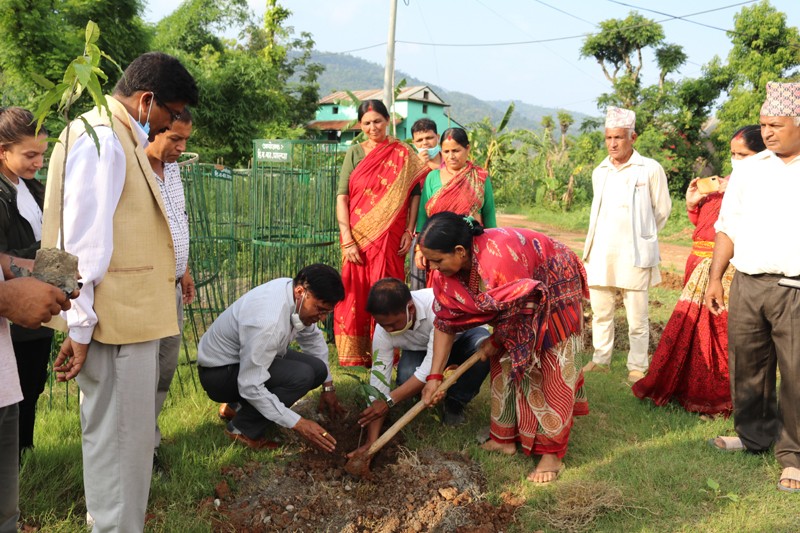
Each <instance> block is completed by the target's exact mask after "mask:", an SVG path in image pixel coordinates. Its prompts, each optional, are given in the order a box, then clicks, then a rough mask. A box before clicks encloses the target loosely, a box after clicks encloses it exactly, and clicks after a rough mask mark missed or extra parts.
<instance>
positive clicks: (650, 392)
mask: <svg viewBox="0 0 800 533" xmlns="http://www.w3.org/2000/svg"><path fill="white" fill-rule="evenodd" d="M764 148H765V146H764V141H763V140H762V139H761V129H760V127H759V126H745V127H744V128H741V129H739V130H738V131H737V132H736V133H735V134H734V135H733V139H731V163H732V165H733V166H734V169H735V167H736V162H737V161H739V160H741V159H744V158H746V157H749V156H751V155H754V154H756V153H758V152H760V151H762V150H764ZM734 179H736V178H734ZM718 180H719V183H720V188H719V191H718V192H712V193H709V194H702V193H701V192H700V191H699V190H698V187H697V178H695V179H694V180H692V181H691V183H689V188H688V190H687V191H686V210H687V212H688V215H689V220H690V221H691V222H692V223H693V224H694V225H695V226H696V229H695V231H694V234H693V235H692V240H693V241H694V243H693V245H692V252H691V254H690V255H689V258H688V259H687V261H686V271H685V274H684V287H683V291H682V292H681V295H680V298H679V299H678V303H677V305H676V306H675V310H674V311H673V312H672V316H670V318H669V321H668V322H667V325H666V327H665V328H664V333H663V334H662V335H661V341H660V342H659V343H658V347H657V348H656V351H655V353H654V354H653V361H652V362H651V363H650V370H649V372H648V373H647V376H645V377H644V378H643V379H641V380H639V381H638V382H636V384H634V385H633V394H634V395H636V396H637V397H638V398H641V399H645V398H650V399H651V400H653V402H654V403H655V404H656V405H665V404H666V403H667V402H669V401H670V400H675V401H676V402H678V403H679V404H680V405H682V406H683V408H684V409H686V410H687V411H689V412H693V413H700V414H704V415H711V416H713V415H723V416H726V417H727V416H728V415H730V413H731V409H732V404H731V390H730V376H729V373H728V314H727V311H723V313H722V314H721V315H720V316H714V315H712V314H711V313H710V312H709V311H708V309H706V307H705V306H704V305H703V297H704V296H705V292H706V287H707V286H708V273H709V269H710V267H711V255H712V253H713V250H714V235H715V234H716V231H715V230H714V223H715V222H716V221H717V217H718V216H719V210H720V206H721V205H722V197H723V194H724V192H725V187H726V185H727V183H728V177H725V178H718ZM733 272H734V270H733V266H729V267H728V270H727V271H726V272H725V275H724V276H723V286H724V287H725V290H726V292H725V294H726V295H727V294H728V292H727V291H728V289H729V288H730V283H731V280H732V279H733ZM725 303H726V305H727V302H725Z"/></svg>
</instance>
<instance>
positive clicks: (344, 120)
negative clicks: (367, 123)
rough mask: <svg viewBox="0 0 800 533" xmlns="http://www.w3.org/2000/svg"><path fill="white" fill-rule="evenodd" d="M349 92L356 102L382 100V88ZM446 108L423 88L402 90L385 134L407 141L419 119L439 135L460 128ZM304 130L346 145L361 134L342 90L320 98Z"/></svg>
mask: <svg viewBox="0 0 800 533" xmlns="http://www.w3.org/2000/svg"><path fill="white" fill-rule="evenodd" d="M351 92H352V93H353V95H354V96H355V97H356V98H358V99H359V100H360V101H364V100H373V99H374V100H382V99H383V89H367V90H362V91H351ZM449 108H450V105H449V104H447V103H445V102H444V100H442V99H441V98H440V97H439V96H438V95H437V94H436V93H435V92H433V90H432V89H431V88H430V87H428V86H427V85H418V86H416V87H404V88H403V89H402V90H401V91H400V94H398V95H397V96H396V97H395V101H394V108H393V109H391V110H390V112H391V113H392V116H393V118H394V128H395V129H394V133H392V129H391V128H392V127H391V125H390V127H389V134H390V135H394V136H395V137H397V138H398V139H402V140H405V139H410V138H411V126H412V125H413V124H414V122H416V121H417V120H419V119H421V118H429V119H431V120H433V121H434V122H435V123H436V127H437V129H438V130H439V133H441V132H443V131H444V130H446V129H447V128H451V127H462V126H461V124H459V123H458V122H456V121H455V120H453V118H452V117H450V113H449ZM307 127H308V128H309V129H311V130H315V131H317V132H319V133H318V135H317V138H318V139H325V140H329V141H339V143H341V144H350V143H351V142H352V141H353V138H354V137H355V136H356V135H358V133H359V132H360V131H361V129H360V128H359V127H358V122H357V109H356V106H355V105H353V103H352V101H351V99H350V96H349V95H348V94H347V93H346V92H345V91H337V92H334V93H331V94H329V95H327V96H325V97H323V98H321V99H320V101H319V107H318V108H317V113H316V116H315V117H314V120H312V121H311V122H309V123H308V124H307Z"/></svg>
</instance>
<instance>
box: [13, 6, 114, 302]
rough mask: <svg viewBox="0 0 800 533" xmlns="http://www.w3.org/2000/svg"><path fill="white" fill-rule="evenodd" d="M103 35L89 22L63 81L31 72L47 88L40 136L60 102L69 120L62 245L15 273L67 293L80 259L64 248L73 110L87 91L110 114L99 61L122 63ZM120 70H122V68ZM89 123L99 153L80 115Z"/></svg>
mask: <svg viewBox="0 0 800 533" xmlns="http://www.w3.org/2000/svg"><path fill="white" fill-rule="evenodd" d="M99 38H100V28H99V27H98V26H97V24H95V23H94V22H93V21H91V20H90V21H89V22H88V23H87V24H86V37H85V44H84V48H83V53H82V54H81V55H79V56H78V57H76V58H75V59H73V60H72V61H71V62H70V64H69V65H67V68H66V70H65V71H64V76H63V78H62V79H61V82H60V83H57V84H56V83H53V82H51V81H50V80H48V79H47V78H45V77H44V76H41V75H39V74H35V73H34V74H31V77H32V78H33V80H34V81H35V82H36V83H38V84H39V85H41V86H42V87H44V88H45V89H46V90H47V92H46V93H45V94H44V96H43V97H42V99H41V101H40V102H39V106H38V107H37V109H36V112H35V113H34V116H35V117H36V134H37V135H38V133H39V130H40V128H41V127H42V123H43V122H44V121H45V119H46V118H47V116H48V115H49V113H50V109H51V108H52V107H53V106H54V105H57V113H58V115H59V116H60V117H61V118H62V119H63V120H64V121H65V122H66V124H67V126H66V129H65V130H64V134H63V137H64V141H63V142H64V164H63V166H62V168H61V191H60V192H61V195H60V211H61V218H60V219H59V229H58V231H59V237H60V238H59V243H60V244H59V248H57V249H56V248H41V249H39V250H38V251H37V252H36V259H35V261H34V267H33V272H29V271H27V269H21V268H20V269H17V270H16V271H15V272H14V274H15V275H17V276H30V275H32V276H33V277H35V278H37V279H39V280H41V281H44V282H46V283H50V284H51V285H55V286H56V287H58V288H60V289H61V290H63V291H64V292H65V293H66V294H68V295H69V294H72V293H73V292H74V291H75V290H76V289H78V288H79V284H78V277H79V274H78V258H77V257H75V256H74V255H72V254H70V253H68V252H67V251H66V250H65V249H64V180H65V179H66V174H67V160H68V157H69V132H70V126H71V122H72V121H71V120H70V116H69V114H70V109H72V107H73V105H74V104H75V103H76V102H77V101H78V100H79V99H80V97H81V96H82V95H83V94H84V92H88V93H89V95H90V96H91V98H92V100H93V101H94V104H95V105H96V106H97V107H98V108H99V109H101V110H105V111H106V113H108V115H109V118H110V117H111V110H110V109H109V107H108V103H107V102H106V97H105V95H104V94H103V89H102V88H101V80H102V82H106V81H107V80H108V76H106V74H105V73H104V72H103V70H102V69H101V68H100V61H101V59H102V58H106V59H107V60H109V61H111V63H113V64H114V65H116V66H117V68H119V65H117V63H116V62H115V61H114V60H113V59H112V58H111V57H110V56H109V55H108V54H106V53H105V52H103V51H102V50H100V48H99V47H98V46H97V40H98V39H99ZM120 72H121V69H120ZM81 120H83V122H84V125H85V126H86V133H87V134H88V135H89V136H90V137H91V138H92V139H93V140H94V143H95V146H96V147H97V151H98V153H99V152H100V143H99V141H98V139H97V135H96V133H95V131H94V129H93V128H92V126H91V125H90V124H89V123H88V122H87V121H86V120H85V119H83V118H82V117H81ZM48 141H52V142H62V141H61V140H60V139H48Z"/></svg>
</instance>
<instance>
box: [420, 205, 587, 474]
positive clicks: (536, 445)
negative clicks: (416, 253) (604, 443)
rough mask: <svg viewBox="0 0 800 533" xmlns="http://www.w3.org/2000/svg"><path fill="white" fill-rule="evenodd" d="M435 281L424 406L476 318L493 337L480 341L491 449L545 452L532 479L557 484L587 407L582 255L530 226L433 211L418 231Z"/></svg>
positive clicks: (432, 398) (434, 399) (439, 395)
mask: <svg viewBox="0 0 800 533" xmlns="http://www.w3.org/2000/svg"><path fill="white" fill-rule="evenodd" d="M419 240H420V248H421V250H422V253H423V255H424V256H425V258H426V259H427V260H428V263H429V265H430V268H431V277H432V278H433V293H434V296H435V298H436V300H435V301H434V305H433V310H434V313H435V314H436V319H435V320H434V326H435V327H436V330H435V331H434V338H433V362H432V363H431V374H429V375H428V378H427V379H428V382H427V384H426V385H425V388H424V389H423V391H422V397H423V399H424V400H425V402H426V403H428V404H429V405H432V404H433V403H436V402H437V401H439V400H441V399H442V397H443V396H444V395H443V393H436V389H437V388H438V387H439V385H440V384H441V381H442V379H443V376H442V372H443V370H444V365H445V364H446V362H447V357H448V355H449V353H450V348H451V347H452V345H453V340H454V338H455V334H456V333H457V332H459V331H464V330H466V329H469V328H472V327H475V326H477V325H479V324H491V325H492V326H494V333H493V334H492V336H491V337H489V339H488V340H487V341H486V342H485V343H484V344H483V345H482V346H481V348H480V349H481V350H482V351H483V352H484V353H485V354H486V355H487V356H488V357H489V365H490V369H491V370H490V372H491V391H492V405H491V425H490V439H491V440H489V441H488V442H486V443H485V444H484V445H483V448H484V449H486V450H488V451H499V452H502V453H506V454H509V455H511V454H514V453H516V443H519V444H520V446H521V447H522V450H523V452H524V453H525V454H526V455H531V454H534V455H541V456H542V458H541V460H540V461H539V464H538V465H537V466H536V469H535V470H533V471H532V472H531V473H530V475H529V476H528V480H529V481H532V482H534V483H550V482H551V481H555V480H556V479H557V478H558V476H559V474H560V473H561V471H562V470H563V468H564V465H563V463H562V458H563V457H564V455H565V454H566V453H567V445H568V443H569V436H570V432H571V430H572V423H573V420H574V417H575V416H578V415H584V414H587V413H588V412H589V405H588V402H587V401H586V396H585V395H584V393H583V373H582V372H581V365H580V364H578V363H576V361H575V357H576V356H577V353H578V350H579V345H580V335H581V331H582V329H583V310H582V305H583V299H584V298H587V297H588V290H587V287H586V273H585V272H584V270H583V263H582V262H581V260H580V259H579V258H578V257H577V256H576V255H575V254H574V253H573V252H572V251H571V250H570V249H569V248H567V247H566V246H565V245H563V244H561V243H560V242H557V241H554V240H552V239H550V238H549V237H547V236H545V235H543V234H541V233H537V232H535V231H533V230H528V229H517V228H494V229H486V230H484V228H483V227H482V226H481V225H480V224H478V223H477V222H475V221H474V219H472V217H464V216H462V215H456V214H455V213H451V212H447V211H446V212H443V213H438V214H435V215H433V216H432V217H431V218H430V219H429V220H428V223H427V224H426V225H425V229H424V230H423V231H422V234H421V235H420V239H419Z"/></svg>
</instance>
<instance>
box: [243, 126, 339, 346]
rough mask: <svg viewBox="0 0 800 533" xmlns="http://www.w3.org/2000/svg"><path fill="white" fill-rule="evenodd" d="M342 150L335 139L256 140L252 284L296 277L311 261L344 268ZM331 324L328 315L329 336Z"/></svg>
mask: <svg viewBox="0 0 800 533" xmlns="http://www.w3.org/2000/svg"><path fill="white" fill-rule="evenodd" d="M337 155H338V144H337V143H335V142H320V141H286V140H264V139H259V140H256V141H253V169H252V173H251V184H250V206H251V209H252V211H251V213H252V264H251V266H252V271H251V272H252V275H251V280H252V286H256V285H259V284H261V283H265V282H267V281H269V280H271V279H274V278H279V277H294V275H295V274H296V273H297V272H298V271H299V270H300V269H301V268H302V267H304V266H306V265H310V264H312V263H325V264H328V265H331V266H333V267H334V268H336V269H337V270H338V269H339V268H340V266H341V253H340V250H339V227H338V224H337V222H336V184H337V180H338V174H339V167H340V161H339V158H337ZM331 326H332V318H331V317H329V318H328V321H327V324H326V327H325V329H326V332H327V334H328V339H329V341H330V340H331V339H332V338H333V331H332V327H331Z"/></svg>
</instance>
